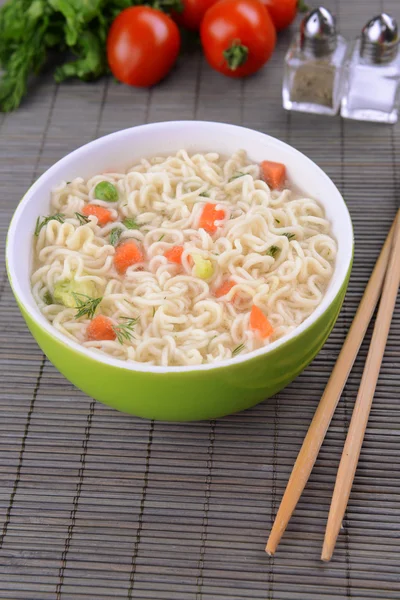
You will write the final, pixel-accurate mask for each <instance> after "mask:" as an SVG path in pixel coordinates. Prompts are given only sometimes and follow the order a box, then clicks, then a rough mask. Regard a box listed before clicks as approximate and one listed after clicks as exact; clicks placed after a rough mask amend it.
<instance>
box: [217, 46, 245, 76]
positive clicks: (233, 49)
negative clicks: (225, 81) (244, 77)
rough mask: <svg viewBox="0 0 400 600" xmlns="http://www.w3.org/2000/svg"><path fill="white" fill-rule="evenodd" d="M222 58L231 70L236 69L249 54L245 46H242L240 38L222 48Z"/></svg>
mask: <svg viewBox="0 0 400 600" xmlns="http://www.w3.org/2000/svg"><path fill="white" fill-rule="evenodd" d="M223 54H224V58H225V60H226V62H227V65H228V67H229V68H230V70H231V71H236V69H237V68H238V67H241V66H242V65H244V63H245V62H246V60H247V57H248V55H249V49H248V48H247V46H243V44H242V43H241V42H240V40H235V41H233V42H232V44H231V45H230V46H229V48H227V49H226V50H224V53H223Z"/></svg>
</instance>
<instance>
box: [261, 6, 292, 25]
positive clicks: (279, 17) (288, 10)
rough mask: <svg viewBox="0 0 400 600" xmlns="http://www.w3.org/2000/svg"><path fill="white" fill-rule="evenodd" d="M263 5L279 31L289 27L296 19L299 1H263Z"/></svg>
mask: <svg viewBox="0 0 400 600" xmlns="http://www.w3.org/2000/svg"><path fill="white" fill-rule="evenodd" d="M262 3H263V4H264V5H265V6H266V7H267V9H268V12H269V14H270V15H271V19H272V21H273V23H274V25H275V27H276V29H277V31H281V29H285V28H286V27H289V25H290V23H292V21H294V19H295V18H296V14H297V4H298V0H262Z"/></svg>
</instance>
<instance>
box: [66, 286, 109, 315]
mask: <svg viewBox="0 0 400 600" xmlns="http://www.w3.org/2000/svg"><path fill="white" fill-rule="evenodd" d="M72 295H73V297H74V300H75V302H76V308H77V309H78V312H77V313H76V315H75V319H79V318H80V317H84V316H87V318H88V319H93V317H94V313H95V312H96V309H97V307H98V305H99V304H100V302H101V301H102V300H103V297H101V298H91V297H90V296H87V295H86V294H78V293H76V292H72Z"/></svg>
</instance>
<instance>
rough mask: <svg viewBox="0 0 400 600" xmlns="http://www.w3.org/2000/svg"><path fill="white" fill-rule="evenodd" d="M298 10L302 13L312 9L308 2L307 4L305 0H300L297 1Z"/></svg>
mask: <svg viewBox="0 0 400 600" xmlns="http://www.w3.org/2000/svg"><path fill="white" fill-rule="evenodd" d="M297 10H298V11H299V12H301V13H304V12H307V11H309V10H310V7H309V6H308V4H306V3H305V2H304V0H298V1H297Z"/></svg>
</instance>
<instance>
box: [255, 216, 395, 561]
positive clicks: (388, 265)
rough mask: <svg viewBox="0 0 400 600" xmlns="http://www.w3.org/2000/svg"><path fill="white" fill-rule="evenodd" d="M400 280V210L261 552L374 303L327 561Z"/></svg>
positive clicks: (305, 471)
mask: <svg viewBox="0 0 400 600" xmlns="http://www.w3.org/2000/svg"><path fill="white" fill-rule="evenodd" d="M399 285H400V210H398V212H397V215H396V218H395V220H394V221H393V224H392V227H391V229H390V232H389V234H388V236H387V238H386V241H385V244H384V246H383V248H382V251H381V253H380V255H379V258H378V260H377V263H376V265H375V268H374V270H373V272H372V275H371V278H370V280H369V282H368V285H367V287H366V289H365V292H364V295H363V298H362V300H361V302H360V305H359V307H358V310H357V313H356V315H355V317H354V320H353V323H352V325H351V327H350V330H349V332H348V335H347V337H346V340H345V342H344V344H343V348H342V350H341V352H340V354H339V357H338V359H337V361H336V364H335V367H334V369H333V371H332V374H331V376H330V378H329V381H328V384H327V386H326V388H325V392H324V394H323V396H322V398H321V400H320V403H319V405H318V408H317V410H316V413H315V415H314V418H313V420H312V422H311V425H310V427H309V429H308V432H307V435H306V437H305V439H304V442H303V445H302V447H301V450H300V452H299V455H298V457H297V460H296V463H295V465H294V467H293V471H292V474H291V475H290V478H289V482H288V484H287V487H286V490H285V493H284V495H283V498H282V501H281V504H280V507H279V510H278V513H277V515H276V519H275V522H274V524H273V527H272V530H271V533H270V536H269V538H268V542H267V545H266V548H265V551H266V552H267V553H268V554H269V555H273V554H274V553H275V551H276V549H277V547H278V544H279V542H280V540H281V537H282V535H283V533H284V531H285V529H286V527H287V525H288V523H289V520H290V517H291V516H292V514H293V511H294V509H295V508H296V505H297V502H298V501H299V499H300V496H301V494H302V492H303V490H304V488H305V486H306V483H307V481H308V478H309V476H310V474H311V471H312V469H313V467H314V464H315V461H316V459H317V456H318V453H319V450H320V448H321V445H322V442H323V441H324V438H325V435H326V432H327V430H328V427H329V424H330V422H331V419H332V417H333V414H334V412H335V410H336V406H337V404H338V402H339V399H340V396H341V394H342V391H343V388H344V386H345V384H346V381H347V379H348V376H349V374H350V371H351V369H352V367H353V364H354V361H355V359H356V357H357V354H358V351H359V349H360V346H361V343H362V341H363V339H364V336H365V334H366V331H367V328H368V325H369V323H370V321H371V318H372V315H373V314H374V311H375V308H376V306H377V304H378V301H379V298H381V300H380V303H379V309H378V313H377V317H376V322H375V326H374V331H373V335H372V339H371V344H370V347H369V351H368V356H367V360H366V362H365V367H364V372H363V376H362V379H361V384H360V388H359V391H358V395H357V399H356V403H355V406H354V411H353V415H352V418H351V422H350V426H349V431H348V434H347V438H346V442H345V445H344V449H343V454H342V458H341V461H340V465H339V469H338V473H337V477H336V483H335V489H334V492H333V496H332V501H331V507H330V510H329V516H328V522H327V526H326V531H325V539H324V545H323V549H322V555H321V559H322V560H324V561H329V560H330V559H331V558H332V554H333V551H334V548H335V544H336V540H337V537H338V534H339V531H340V528H341V525H342V520H343V517H344V514H345V511H346V507H347V503H348V500H349V496H350V492H351V488H352V485H353V481H354V476H355V472H356V468H357V463H358V459H359V456H360V452H361V446H362V443H363V440H364V434H365V430H366V427H367V423H368V417H369V413H370V410H371V405H372V400H373V397H374V393H375V388H376V383H377V380H378V376H379V371H380V368H381V364H382V359H383V354H384V351H385V347H386V341H387V337H388V334H389V329H390V324H391V321H392V316H393V311H394V309H395V305H396V297H397V292H398V289H399Z"/></svg>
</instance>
